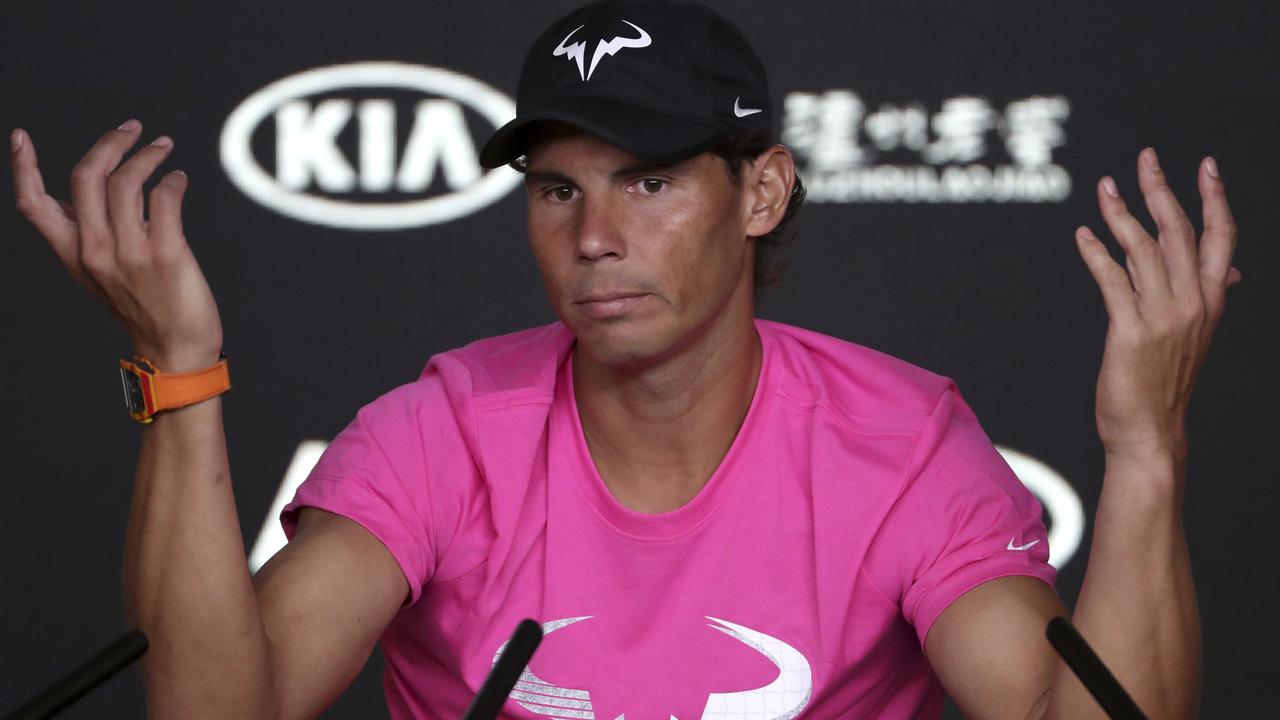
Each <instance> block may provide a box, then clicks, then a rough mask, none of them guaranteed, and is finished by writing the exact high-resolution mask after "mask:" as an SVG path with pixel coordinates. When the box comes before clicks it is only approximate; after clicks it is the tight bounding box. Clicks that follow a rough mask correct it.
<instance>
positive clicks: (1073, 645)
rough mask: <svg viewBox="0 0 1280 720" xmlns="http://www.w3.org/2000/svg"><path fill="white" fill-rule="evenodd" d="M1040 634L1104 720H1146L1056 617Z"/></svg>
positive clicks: (1076, 635) (1099, 661)
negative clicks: (1106, 719) (1085, 692)
mask: <svg viewBox="0 0 1280 720" xmlns="http://www.w3.org/2000/svg"><path fill="white" fill-rule="evenodd" d="M1044 634H1045V636H1046V637H1048V638H1049V644H1050V645H1053V649H1054V650H1057V651H1058V655H1060V656H1061V657H1062V660H1063V662H1065V663H1066V664H1067V667H1069V668H1071V672H1073V673H1075V674H1076V677H1078V678H1080V682H1082V683H1084V686H1085V689H1087V690H1088V691H1089V694H1090V695H1093V699H1094V700H1097V701H1098V704H1099V705H1101V706H1102V710H1103V711H1104V712H1106V713H1107V717H1109V718H1111V719H1112V720H1147V716H1146V715H1143V714H1142V710H1141V709H1139V708H1138V704H1137V703H1135V702H1134V701H1133V698H1132V697H1129V693H1127V692H1125V690H1124V688H1123V687H1122V686H1121V685H1120V681H1118V680H1116V677H1115V676H1114V675H1112V674H1111V671H1110V670H1108V669H1107V666H1106V665H1104V664H1103V663H1102V659H1101V658H1099V657H1098V655H1097V654H1096V653H1094V652H1093V648H1091V647H1089V643H1087V642H1085V641H1084V638H1083V637H1081V636H1080V633H1079V632H1078V631H1077V630H1076V628H1075V626H1074V625H1072V624H1071V623H1070V622H1068V621H1067V619H1066V618H1061V617H1056V618H1054V619H1052V620H1050V621H1049V626H1048V627H1046V628H1045V631H1044Z"/></svg>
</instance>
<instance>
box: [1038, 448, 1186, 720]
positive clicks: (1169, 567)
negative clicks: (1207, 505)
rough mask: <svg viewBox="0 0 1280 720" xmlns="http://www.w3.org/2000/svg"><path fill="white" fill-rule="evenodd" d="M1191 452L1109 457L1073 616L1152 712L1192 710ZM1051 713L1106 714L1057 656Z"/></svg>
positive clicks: (1183, 713)
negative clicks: (1187, 518)
mask: <svg viewBox="0 0 1280 720" xmlns="http://www.w3.org/2000/svg"><path fill="white" fill-rule="evenodd" d="M1185 466H1186V464H1185V453H1184V452H1180V451H1177V450H1174V451H1170V452H1168V453H1151V454H1149V455H1148V456H1146V457H1141V458H1139V457H1136V456H1109V457H1108V459H1107V468H1106V475H1105V477H1104V480H1103V489H1102V496H1101V498H1100V499H1099V503H1098V513H1097V519H1096V521H1095V524H1094V532H1093V545H1092V549H1091V551H1090V555H1089V565H1088V568H1087V569H1086V571H1085V578H1084V585H1083V586H1082V588H1081V591H1080V596H1079V599H1078V601H1077V603H1076V608H1075V613H1074V615H1073V617H1072V622H1073V623H1074V624H1075V625H1076V627H1077V628H1078V629H1079V630H1080V633H1081V634H1082V635H1083V636H1084V637H1085V639H1086V640H1087V641H1088V642H1089V644H1090V645H1091V646H1092V647H1093V648H1094V650H1096V651H1097V653H1098V655H1099V657H1101V658H1102V661H1103V662H1104V663H1106V664H1107V666H1108V667H1109V668H1110V669H1111V671H1112V672H1113V673H1114V674H1115V676H1116V678H1117V679H1118V680H1119V681H1120V683H1121V684H1122V685H1124V686H1125V688H1126V689H1127V690H1128V691H1129V693H1130V694H1131V695H1132V696H1133V698H1134V700H1135V701H1136V702H1137V703H1138V705H1139V707H1141V708H1142V709H1143V711H1144V712H1146V713H1147V715H1149V716H1150V717H1153V718H1157V717H1158V718H1183V717H1194V716H1195V714H1196V707H1197V705H1198V703H1199V696H1200V673H1201V669H1200V666H1201V643H1200V617H1199V609H1198V607H1197V604H1196V594H1195V586H1194V584H1193V582H1192V576H1191V561H1190V557H1189V554H1188V551H1187V543H1186V535H1185V532H1184V531H1183V526H1182V497H1181V496H1182V484H1183V481H1184V478H1183V477H1182V476H1183V474H1184V473H1185ZM1046 717H1050V718H1085V717H1105V715H1104V714H1103V713H1102V711H1101V709H1100V708H1099V707H1098V705H1097V702H1096V701H1095V700H1094V699H1093V698H1092V697H1091V696H1090V695H1089V694H1088V692H1087V691H1086V690H1085V689H1084V686H1083V685H1081V684H1080V682H1079V681H1078V680H1077V679H1076V678H1075V676H1074V675H1073V674H1072V673H1071V671H1070V669H1068V668H1067V667H1066V665H1065V664H1062V663H1059V665H1058V669H1057V672H1056V675H1055V677H1054V683H1053V692H1052V694H1051V700H1050V705H1049V709H1048V712H1047V714H1046Z"/></svg>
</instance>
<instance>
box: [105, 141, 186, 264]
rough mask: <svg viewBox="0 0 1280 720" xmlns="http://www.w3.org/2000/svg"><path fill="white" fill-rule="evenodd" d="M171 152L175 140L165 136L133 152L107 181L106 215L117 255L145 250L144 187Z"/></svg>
mask: <svg viewBox="0 0 1280 720" xmlns="http://www.w3.org/2000/svg"><path fill="white" fill-rule="evenodd" d="M172 149H173V140H172V139H170V138H169V137H168V136H164V135H162V136H160V137H158V138H156V139H155V140H153V141H151V144H150V145H147V146H146V147H144V148H142V149H141V150H139V151H138V152H136V153H134V155H133V157H131V158H129V160H128V161H126V162H125V163H124V164H123V165H121V166H120V169H118V170H116V171H115V172H113V173H111V176H110V177H109V178H108V179H107V215H108V220H109V222H110V223H111V229H112V231H113V232H114V233H115V236H116V242H117V243H118V246H117V248H116V252H118V253H132V254H136V253H138V252H140V251H142V250H143V248H144V246H145V240H146V232H147V230H146V226H145V219H144V218H143V198H142V184H143V183H144V182H145V181H146V180H147V178H149V177H151V175H152V174H153V173H154V172H155V171H156V168H157V167H159V166H160V163H162V162H164V160H165V158H167V157H169V153H170V151H171V150H172Z"/></svg>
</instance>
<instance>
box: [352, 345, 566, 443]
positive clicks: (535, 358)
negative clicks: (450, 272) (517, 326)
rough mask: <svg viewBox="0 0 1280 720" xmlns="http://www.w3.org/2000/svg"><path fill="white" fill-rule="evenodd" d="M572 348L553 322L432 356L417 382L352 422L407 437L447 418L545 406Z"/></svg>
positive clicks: (371, 406) (390, 394)
mask: <svg viewBox="0 0 1280 720" xmlns="http://www.w3.org/2000/svg"><path fill="white" fill-rule="evenodd" d="M572 346H573V334H572V333H571V332H570V331H569V329H568V328H566V327H565V326H564V325H562V324H561V323H558V322H557V323H552V324H550V325H543V326H541V327H536V328H529V329H527V330H520V331H518V332H513V333H508V334H505V335H498V336H494V337H488V338H482V339H480V340H476V341H474V342H471V343H468V344H467V345H464V346H462V347H459V348H454V349H451V350H446V351H444V352H440V353H437V354H435V355H432V356H431V358H430V359H428V361H427V364H426V366H425V367H424V368H423V370H422V372H421V373H420V374H419V375H418V378H417V379H416V380H414V381H412V382H407V383H404V384H401V385H399V386H397V387H394V388H392V389H391V390H388V391H387V392H385V393H383V394H382V395H380V396H379V397H377V398H376V399H374V400H373V401H371V402H369V403H368V404H366V405H364V406H363V407H362V408H361V409H360V411H359V412H358V413H357V416H356V417H357V420H358V421H360V422H362V423H364V424H367V425H371V426H376V427H381V428H387V429H391V428H395V429H397V432H408V431H411V430H414V429H419V430H420V429H421V428H420V426H422V425H439V424H441V423H442V422H445V421H446V419H447V418H449V417H452V418H454V420H455V422H457V423H459V424H461V425H463V426H466V425H468V424H469V422H468V420H469V416H472V415H473V414H474V412H476V411H477V410H481V411H483V410H484V409H485V408H486V407H489V406H493V405H495V404H498V405H510V404H512V403H513V402H514V403H516V404H519V403H520V402H522V401H523V402H529V401H534V402H547V403H548V404H549V402H550V399H551V395H552V393H553V391H554V389H555V374H556V369H557V368H558V367H559V365H560V363H561V361H562V360H563V359H564V357H565V355H566V354H567V353H568V352H569V350H570V348H572Z"/></svg>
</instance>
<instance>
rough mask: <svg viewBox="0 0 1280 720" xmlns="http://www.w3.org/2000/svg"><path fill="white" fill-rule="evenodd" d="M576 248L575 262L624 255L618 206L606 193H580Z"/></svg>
mask: <svg viewBox="0 0 1280 720" xmlns="http://www.w3.org/2000/svg"><path fill="white" fill-rule="evenodd" d="M578 207H579V211H578V218H577V221H578V222H577V228H576V230H577V237H576V242H575V244H576V247H577V251H578V262H580V263H595V262H600V261H602V260H621V259H622V258H624V257H626V255H627V253H626V241H625V240H624V239H623V234H622V229H621V220H622V218H621V215H620V212H621V208H618V207H616V206H615V205H614V204H613V203H612V202H610V198H609V197H608V196H607V195H602V194H598V193H597V194H595V196H594V197H591V196H584V197H583V198H582V202H581V203H580V204H579V206H578Z"/></svg>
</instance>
